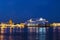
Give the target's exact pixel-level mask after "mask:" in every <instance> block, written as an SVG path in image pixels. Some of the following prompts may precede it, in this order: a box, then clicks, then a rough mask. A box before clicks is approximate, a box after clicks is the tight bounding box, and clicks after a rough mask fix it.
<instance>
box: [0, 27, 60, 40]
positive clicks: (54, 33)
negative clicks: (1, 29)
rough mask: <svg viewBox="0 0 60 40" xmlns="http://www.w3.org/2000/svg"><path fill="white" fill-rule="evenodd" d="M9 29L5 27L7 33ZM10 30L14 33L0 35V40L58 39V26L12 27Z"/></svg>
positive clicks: (59, 36)
mask: <svg viewBox="0 0 60 40" xmlns="http://www.w3.org/2000/svg"><path fill="white" fill-rule="evenodd" d="M6 30H8V31H6ZM9 30H10V29H9V28H8V29H5V32H8V33H9ZM12 32H13V34H15V35H13V34H12V35H0V40H60V27H55V28H53V27H29V28H23V29H20V28H14V29H13V31H12ZM16 32H18V33H19V35H16Z"/></svg>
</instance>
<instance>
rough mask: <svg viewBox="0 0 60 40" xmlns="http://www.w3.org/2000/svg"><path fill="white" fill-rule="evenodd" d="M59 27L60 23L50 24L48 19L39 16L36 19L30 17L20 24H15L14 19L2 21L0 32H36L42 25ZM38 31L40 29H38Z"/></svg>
mask: <svg viewBox="0 0 60 40" xmlns="http://www.w3.org/2000/svg"><path fill="white" fill-rule="evenodd" d="M52 26H53V27H57V26H60V23H52V24H49V22H48V21H47V20H46V19H43V18H39V19H36V20H33V19H30V20H27V21H26V22H25V23H20V24H14V23H13V22H12V20H9V22H8V23H1V24H0V34H20V33H24V32H27V31H29V32H32V30H33V32H35V31H36V30H38V28H40V27H43V28H44V27H52ZM37 32H38V31H37Z"/></svg>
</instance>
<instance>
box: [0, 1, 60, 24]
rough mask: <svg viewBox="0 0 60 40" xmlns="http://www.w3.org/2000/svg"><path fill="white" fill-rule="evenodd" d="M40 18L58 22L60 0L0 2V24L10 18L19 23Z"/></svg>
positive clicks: (59, 18)
mask: <svg viewBox="0 0 60 40" xmlns="http://www.w3.org/2000/svg"><path fill="white" fill-rule="evenodd" d="M40 17H43V18H46V19H47V20H48V21H49V22H60V0H0V22H7V21H8V20H9V19H10V18H11V19H12V20H13V21H14V22H16V23H19V22H25V21H26V20H28V19H30V18H40Z"/></svg>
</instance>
